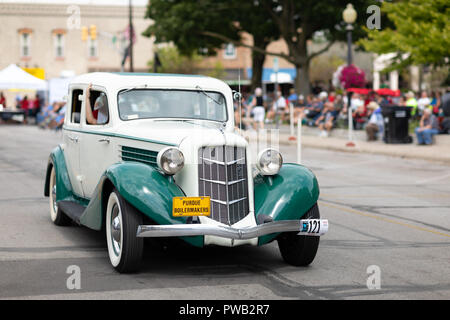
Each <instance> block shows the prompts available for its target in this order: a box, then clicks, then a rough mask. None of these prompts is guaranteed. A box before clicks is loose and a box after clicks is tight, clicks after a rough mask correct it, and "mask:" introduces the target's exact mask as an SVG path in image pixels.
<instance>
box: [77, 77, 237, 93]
mask: <svg viewBox="0 0 450 320" xmlns="http://www.w3.org/2000/svg"><path fill="white" fill-rule="evenodd" d="M89 83H92V84H93V85H98V86H102V87H105V88H108V89H113V90H114V89H116V90H117V89H121V88H124V87H130V88H132V87H141V86H145V85H147V86H148V88H152V87H154V88H187V89H195V88H196V87H197V86H200V87H201V88H202V89H208V90H219V91H226V90H230V87H229V86H228V85H227V84H226V83H225V82H223V81H221V80H218V79H215V78H211V77H207V76H202V75H184V74H167V73H131V72H92V73H86V74H82V75H79V76H77V77H75V78H73V79H72V81H71V84H89Z"/></svg>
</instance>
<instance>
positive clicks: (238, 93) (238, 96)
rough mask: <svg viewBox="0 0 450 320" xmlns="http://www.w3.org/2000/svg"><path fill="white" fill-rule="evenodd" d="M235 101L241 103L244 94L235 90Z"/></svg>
mask: <svg viewBox="0 0 450 320" xmlns="http://www.w3.org/2000/svg"><path fill="white" fill-rule="evenodd" d="M233 99H234V100H236V101H239V100H240V99H242V94H241V93H240V92H238V91H235V90H233Z"/></svg>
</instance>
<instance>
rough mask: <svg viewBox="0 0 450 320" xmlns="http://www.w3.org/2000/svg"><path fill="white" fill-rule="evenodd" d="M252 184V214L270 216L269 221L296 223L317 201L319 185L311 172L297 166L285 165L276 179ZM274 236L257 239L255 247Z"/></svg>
mask: <svg viewBox="0 0 450 320" xmlns="http://www.w3.org/2000/svg"><path fill="white" fill-rule="evenodd" d="M254 185H255V187H254V188H255V189H254V190H255V213H256V220H257V221H258V215H260V214H264V215H267V216H270V217H271V218H272V220H273V221H279V220H298V219H301V218H302V217H303V216H304V215H305V213H306V212H307V211H308V210H309V209H310V208H311V207H312V206H313V205H314V204H315V203H316V202H317V200H318V199H319V184H318V182H317V179H316V177H315V175H314V174H313V173H312V171H311V170H309V169H307V168H306V167H304V166H301V165H297V164H285V165H283V167H282V168H281V170H280V172H279V173H278V174H277V175H276V176H270V177H269V176H266V177H262V176H258V177H256V178H255V181H254ZM276 236H277V234H270V235H266V236H263V237H260V238H259V242H258V244H259V245H262V244H265V243H267V242H269V241H271V240H273V239H274V238H275V237H276Z"/></svg>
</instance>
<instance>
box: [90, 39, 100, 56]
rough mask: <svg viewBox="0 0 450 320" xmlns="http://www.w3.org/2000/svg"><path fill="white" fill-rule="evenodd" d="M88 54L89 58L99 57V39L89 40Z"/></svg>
mask: <svg viewBox="0 0 450 320" xmlns="http://www.w3.org/2000/svg"><path fill="white" fill-rule="evenodd" d="M88 50H89V51H88V56H89V58H97V57H98V43H97V39H95V40H93V39H91V38H89V41H88Z"/></svg>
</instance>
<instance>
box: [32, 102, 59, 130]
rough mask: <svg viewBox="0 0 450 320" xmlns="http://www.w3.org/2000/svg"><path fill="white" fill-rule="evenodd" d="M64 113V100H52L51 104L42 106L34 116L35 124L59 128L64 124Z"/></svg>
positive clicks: (41, 126) (42, 126)
mask: <svg viewBox="0 0 450 320" xmlns="http://www.w3.org/2000/svg"><path fill="white" fill-rule="evenodd" d="M65 114H66V103H65V102H53V104H50V105H48V106H47V107H44V108H42V110H41V112H39V113H38V114H37V116H36V124H37V125H38V126H39V127H40V128H49V129H55V130H59V129H61V128H62V126H63V124H64V117H65Z"/></svg>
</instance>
